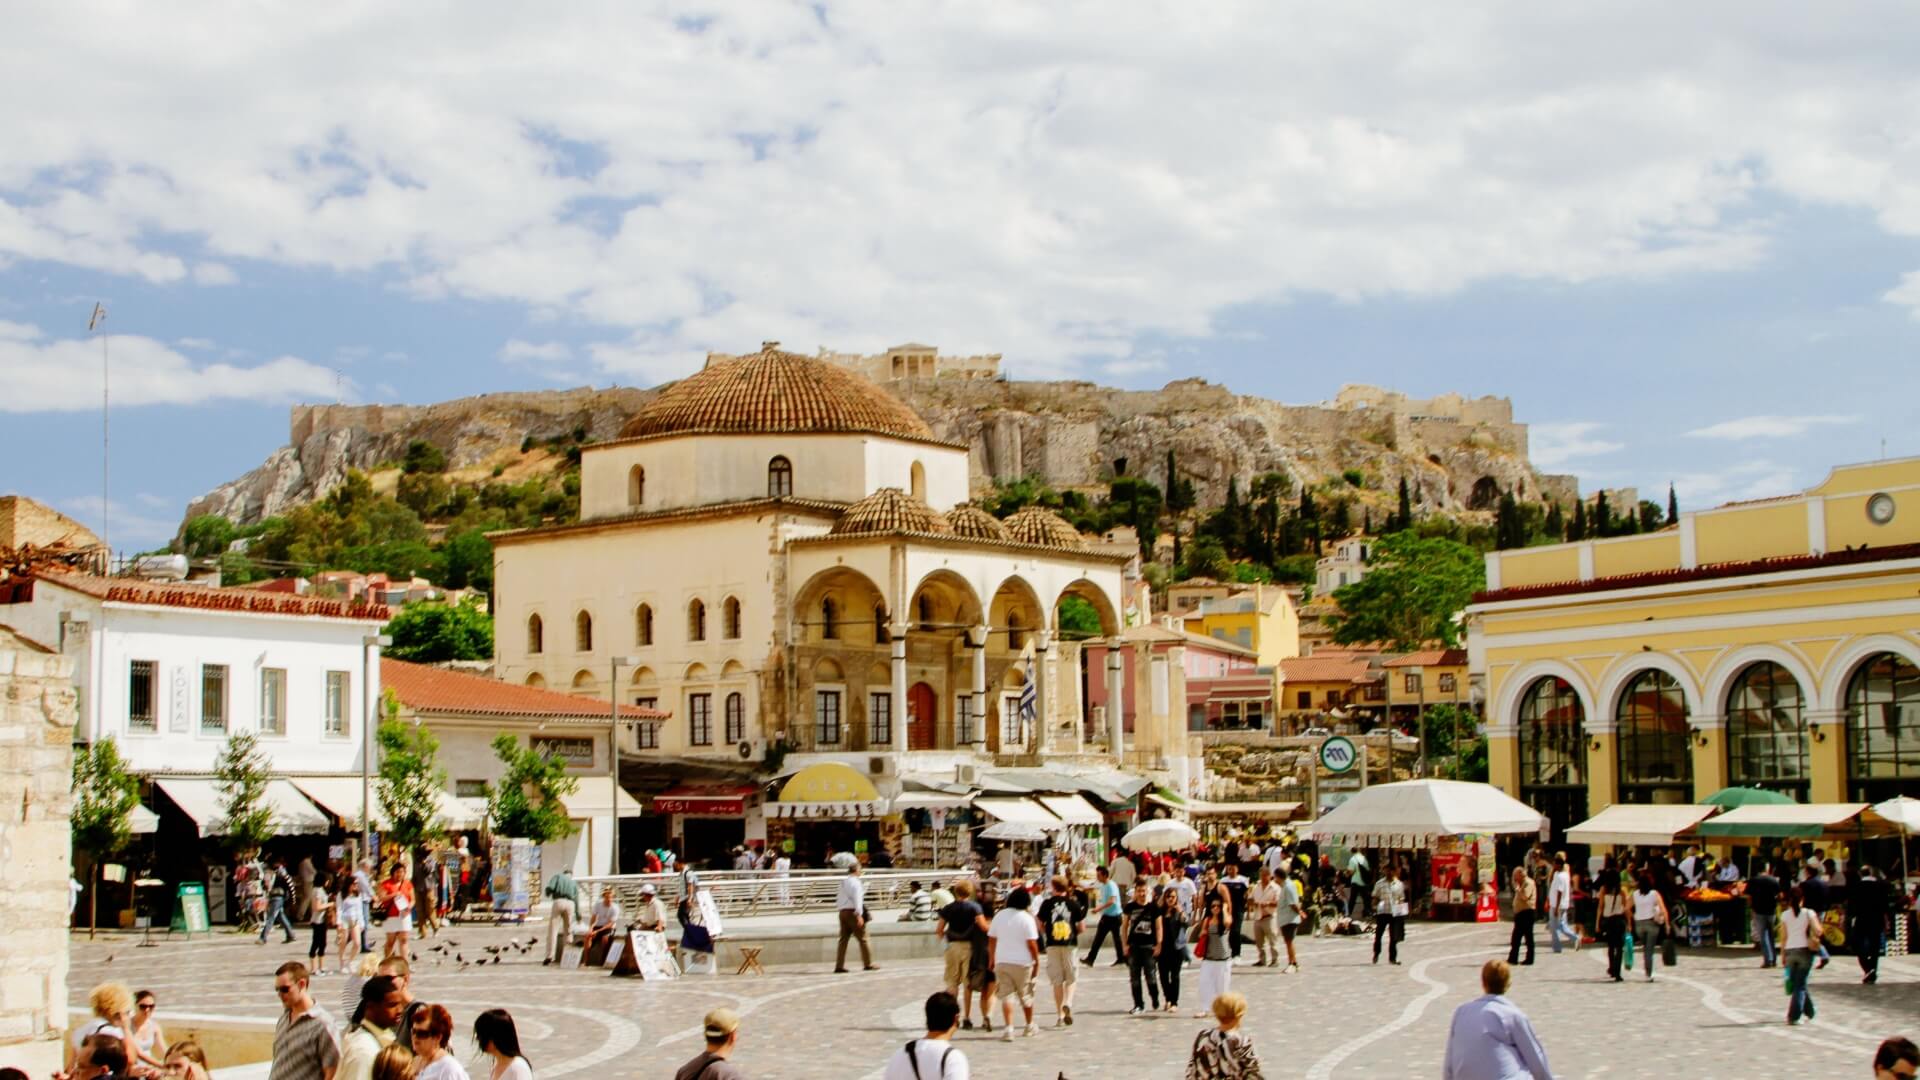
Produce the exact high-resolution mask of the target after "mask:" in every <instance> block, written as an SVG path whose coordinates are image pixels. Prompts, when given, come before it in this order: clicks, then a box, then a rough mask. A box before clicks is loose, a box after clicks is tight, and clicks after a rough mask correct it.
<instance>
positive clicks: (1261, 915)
mask: <svg viewBox="0 0 1920 1080" xmlns="http://www.w3.org/2000/svg"><path fill="white" fill-rule="evenodd" d="M1247 901H1248V904H1249V906H1251V907H1252V908H1253V944H1254V948H1256V949H1258V950H1259V952H1260V958H1259V959H1258V960H1255V961H1254V962H1253V966H1254V967H1279V966H1280V929H1279V927H1278V925H1277V924H1276V922H1275V919H1276V918H1277V917H1278V915H1279V914H1280V886H1279V885H1278V884H1276V883H1275V882H1274V880H1273V871H1272V870H1270V869H1268V868H1266V867H1264V866H1263V867H1261V868H1260V884H1258V885H1255V886H1254V887H1253V894H1252V895H1251V896H1249V897H1248V898H1247Z"/></svg>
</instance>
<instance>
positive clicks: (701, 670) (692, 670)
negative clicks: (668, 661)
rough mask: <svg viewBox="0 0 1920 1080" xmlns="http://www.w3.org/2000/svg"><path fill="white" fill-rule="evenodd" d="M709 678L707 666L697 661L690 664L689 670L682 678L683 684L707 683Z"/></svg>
mask: <svg viewBox="0 0 1920 1080" xmlns="http://www.w3.org/2000/svg"><path fill="white" fill-rule="evenodd" d="M708 678H709V676H708V673H707V665H705V664H702V663H700V662H699V661H697V660H696V661H694V662H693V663H691V664H688V665H687V670H686V671H685V673H683V674H682V675H681V676H680V680H681V681H682V682H705V681H706V680H707V679H708Z"/></svg>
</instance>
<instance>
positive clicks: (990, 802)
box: [973, 796, 1066, 829]
mask: <svg viewBox="0 0 1920 1080" xmlns="http://www.w3.org/2000/svg"><path fill="white" fill-rule="evenodd" d="M973 808H974V809H975V810H984V811H986V812H987V813H988V814H990V815H992V816H993V817H995V818H998V819H999V820H1001V821H1005V822H1007V823H1009V824H1013V825H1031V826H1033V827H1035V828H1038V829H1057V828H1059V827H1061V826H1062V825H1064V824H1066V823H1065V822H1063V821H1061V820H1060V819H1059V818H1057V817H1055V816H1054V815H1053V811H1051V810H1048V809H1047V808H1046V807H1044V806H1041V805H1040V804H1039V803H1037V802H1034V801H1033V800H1032V799H991V798H986V797H984V796H983V797H981V798H978V799H975V800H973Z"/></svg>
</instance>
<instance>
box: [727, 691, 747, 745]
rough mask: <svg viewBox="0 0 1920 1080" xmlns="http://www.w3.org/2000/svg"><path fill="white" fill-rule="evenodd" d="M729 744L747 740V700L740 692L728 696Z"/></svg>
mask: <svg viewBox="0 0 1920 1080" xmlns="http://www.w3.org/2000/svg"><path fill="white" fill-rule="evenodd" d="M726 723H727V742H728V743H742V742H745V741H746V739H747V699H746V696H745V695H744V694H740V693H738V692H735V693H732V694H728V695H727V710H726Z"/></svg>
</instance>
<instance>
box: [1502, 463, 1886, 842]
mask: <svg viewBox="0 0 1920 1080" xmlns="http://www.w3.org/2000/svg"><path fill="white" fill-rule="evenodd" d="M1487 586H1488V587H1487V590H1486V591H1485V592H1483V593H1481V594H1480V595H1479V596H1477V597H1475V599H1474V603H1473V604H1472V605H1471V606H1470V607H1469V608H1468V609H1467V612H1468V652H1469V655H1470V663H1471V667H1472V670H1473V671H1474V672H1475V673H1476V674H1480V675H1484V677H1485V679H1486V686H1487V700H1488V706H1487V729H1488V735H1489V767H1490V771H1491V779H1492V781H1493V783H1495V784H1496V785H1498V786H1499V787H1501V788H1503V789H1504V790H1506V791H1507V792H1509V793H1510V794H1513V795H1515V796H1516V797H1519V798H1521V799H1524V800H1526V801H1528V802H1530V803H1531V804H1533V805H1535V806H1538V807H1540V808H1541V809H1542V810H1545V811H1547V812H1548V813H1549V814H1550V815H1551V816H1552V817H1553V818H1554V820H1555V823H1556V825H1558V826H1559V827H1560V828H1562V829H1564V828H1565V827H1566V826H1567V825H1568V824H1570V823H1573V822H1577V821H1579V820H1581V819H1582V818H1584V817H1586V816H1588V815H1589V814H1592V813H1596V812H1598V811H1599V810H1600V809H1601V808H1603V807H1605V806H1608V805H1610V804H1612V803H1615V802H1638V803H1685V802H1692V801H1696V800H1698V799H1699V798H1701V797H1703V796H1705V795H1707V794H1710V793H1711V792H1713V791H1715V790H1717V789H1719V788H1721V787H1724V786H1727V785H1729V784H1744V785H1756V786H1761V787H1767V788H1773V789H1776V790H1779V791H1782V792H1785V793H1787V794H1790V795H1792V796H1793V797H1795V798H1797V799H1799V800H1801V801H1814V802H1834V801H1854V800H1872V801H1877V800H1880V799H1885V798H1890V797H1892V796H1894V795H1896V794H1900V793H1902V792H1906V793H1912V792H1913V791H1915V790H1917V789H1920V458H1908V459H1903V460H1895V461H1881V462H1873V463H1870V464H1864V465H1848V466H1842V467H1839V468H1836V469H1834V470H1833V472H1832V473H1831V474H1830V475H1829V476H1828V477H1827V479H1826V480H1825V481H1824V482H1822V483H1821V484H1819V485H1818V486H1816V487H1813V488H1811V489H1809V490H1808V491H1806V492H1804V493H1802V494H1799V495H1792V496H1787V497H1783V498H1777V499H1763V500H1759V501H1755V502H1747V503H1735V504H1731V505H1728V506H1722V507H1719V508H1716V509H1713V510H1704V511H1699V512H1696V513H1690V514H1682V515H1681V519H1680V523H1679V525H1678V526H1677V527H1670V528H1668V529H1665V530H1663V531H1661V532H1657V533H1651V534H1647V535H1640V536H1630V537H1620V538H1615V539H1607V540H1591V541H1585V542H1579V543H1570V544H1556V545H1552V546H1548V547H1536V548H1527V549H1524V550H1518V551H1504V552H1495V553H1492V554H1489V555H1488V556H1487Z"/></svg>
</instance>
